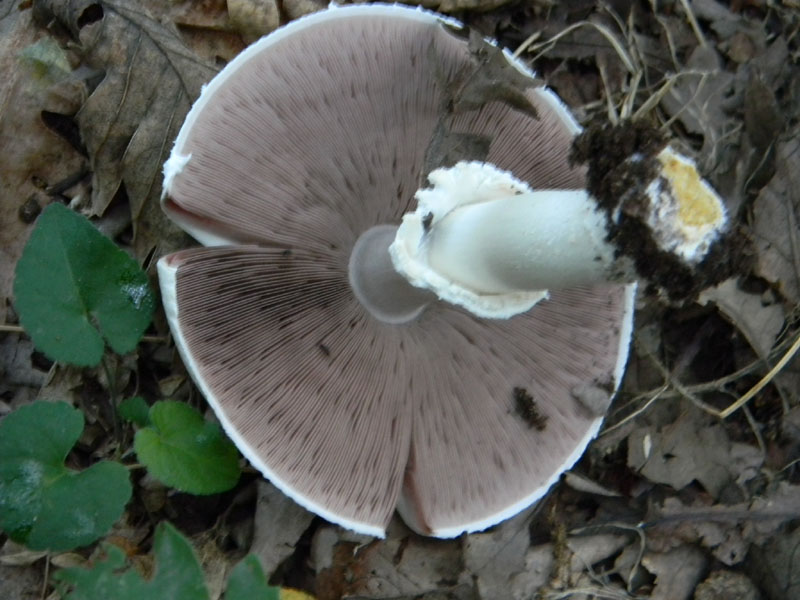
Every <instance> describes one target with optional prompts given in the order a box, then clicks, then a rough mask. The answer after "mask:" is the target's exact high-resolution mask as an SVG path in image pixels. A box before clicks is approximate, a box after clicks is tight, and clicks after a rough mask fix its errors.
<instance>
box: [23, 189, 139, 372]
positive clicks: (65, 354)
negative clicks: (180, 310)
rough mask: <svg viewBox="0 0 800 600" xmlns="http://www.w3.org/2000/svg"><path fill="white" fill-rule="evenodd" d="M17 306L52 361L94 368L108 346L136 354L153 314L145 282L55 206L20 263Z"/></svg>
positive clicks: (129, 262) (110, 246) (95, 234)
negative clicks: (135, 350)
mask: <svg viewBox="0 0 800 600" xmlns="http://www.w3.org/2000/svg"><path fill="white" fill-rule="evenodd" d="M14 296H15V298H16V302H15V306H16V308H17V312H18V313H19V318H20V322H21V323H22V326H23V327H24V328H25V330H26V331H27V332H28V335H30V336H31V339H32V340H33V343H34V344H35V345H36V347H37V348H38V349H39V350H41V351H42V352H44V353H45V354H46V355H47V356H48V357H49V358H51V359H52V360H55V361H60V362H65V363H71V364H73V365H78V366H94V365H97V364H98V363H99V362H100V359H101V358H102V356H103V350H104V347H105V343H104V340H105V342H108V345H109V346H110V347H111V348H112V349H113V350H114V351H115V352H117V353H119V354H124V353H126V352H130V351H131V350H133V349H134V348H135V347H136V344H137V343H138V342H139V339H140V338H141V336H142V334H143V333H144V330H145V329H146V328H147V326H148V325H149V324H150V320H151V318H152V316H153V309H154V306H155V301H154V296H153V292H152V291H151V290H150V286H149V285H148V283H147V275H146V274H145V273H144V271H142V269H141V268H140V267H139V265H138V264H137V263H136V261H135V260H133V259H132V258H130V257H129V256H128V255H127V254H125V252H123V251H122V250H120V249H119V248H117V247H116V246H115V245H114V243H113V242H112V241H111V240H109V239H108V238H107V237H105V236H104V235H102V234H101V233H100V232H99V231H97V229H95V228H94V227H93V226H92V224H91V223H89V221H88V220H86V219H85V218H83V217H82V216H80V215H79V214H77V213H75V212H74V211H72V210H70V209H68V208H66V207H65V206H62V205H61V204H58V203H56V204H51V205H50V206H48V207H47V208H46V209H45V210H44V212H42V214H41V215H40V216H39V219H38V221H37V223H36V227H35V228H34V230H33V232H32V233H31V237H30V239H29V240H28V243H27V244H26V246H25V250H24V251H23V253H22V257H21V258H20V259H19V262H18V263H17V270H16V278H15V280H14Z"/></svg>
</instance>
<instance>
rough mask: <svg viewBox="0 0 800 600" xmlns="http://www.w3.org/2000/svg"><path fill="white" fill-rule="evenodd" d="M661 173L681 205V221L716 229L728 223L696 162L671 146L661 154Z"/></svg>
mask: <svg viewBox="0 0 800 600" xmlns="http://www.w3.org/2000/svg"><path fill="white" fill-rule="evenodd" d="M658 160H659V161H660V162H661V166H662V170H661V173H662V175H663V176H664V177H666V179H667V180H668V181H669V183H670V186H671V187H672V192H673V194H674V198H675V200H676V201H677V202H678V218H679V219H680V221H681V223H683V224H684V225H686V226H688V227H704V226H711V227H717V226H719V225H721V224H722V222H723V221H724V220H725V209H724V207H723V205H722V201H721V200H720V198H719V196H717V194H716V193H715V192H714V190H712V189H711V187H710V186H709V185H708V184H707V183H706V182H705V181H703V179H702V178H701V177H700V174H699V173H698V172H697V168H696V167H695V165H694V163H693V162H691V161H690V160H689V159H687V158H684V157H683V156H681V155H679V154H677V153H675V152H674V151H673V150H672V149H670V148H669V147H667V148H665V149H664V150H662V151H661V152H660V153H659V154H658Z"/></svg>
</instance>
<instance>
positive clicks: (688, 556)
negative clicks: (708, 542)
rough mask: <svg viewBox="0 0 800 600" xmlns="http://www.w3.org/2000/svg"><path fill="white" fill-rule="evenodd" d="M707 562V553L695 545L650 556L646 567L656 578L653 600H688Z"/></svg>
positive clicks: (645, 561)
mask: <svg viewBox="0 0 800 600" xmlns="http://www.w3.org/2000/svg"><path fill="white" fill-rule="evenodd" d="M707 562H708V561H707V560H706V557H705V556H704V555H703V553H702V552H701V551H700V550H698V549H697V548H693V547H692V546H680V547H678V548H675V549H673V550H670V551H669V552H664V553H657V552H648V553H646V554H645V555H644V557H643V558H642V566H644V568H645V569H647V570H648V571H650V572H651V573H652V574H653V575H655V576H656V583H655V587H654V588H653V592H652V594H651V595H650V600H688V599H689V598H691V597H692V592H693V591H694V588H695V586H696V585H697V583H698V582H699V581H700V576H701V575H702V573H703V571H704V569H705V567H706V563H707Z"/></svg>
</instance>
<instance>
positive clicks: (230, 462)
mask: <svg viewBox="0 0 800 600" xmlns="http://www.w3.org/2000/svg"><path fill="white" fill-rule="evenodd" d="M148 421H149V424H148V425H147V426H145V427H143V428H141V429H139V431H137V432H136V438H135V440H134V445H133V447H134V450H136V456H137V457H138V458H139V461H140V462H141V463H142V464H144V465H145V466H146V467H147V470H148V471H149V472H150V474H151V475H153V477H155V478H156V479H158V480H160V481H162V482H163V483H165V484H166V485H168V486H170V487H173V488H175V489H177V490H181V491H182V492H189V493H190V494H216V493H218V492H224V491H225V490H229V489H230V488H232V487H233V486H234V485H236V482H237V481H238V480H239V474H240V472H241V471H240V469H239V453H238V452H237V451H236V447H235V446H234V445H233V444H232V443H231V442H230V440H228V438H227V437H225V434H224V433H222V430H221V429H220V427H219V425H217V424H216V423H209V422H208V421H206V420H205V419H203V416H202V415H201V414H200V413H199V412H197V411H196V410H195V409H194V408H192V407H191V406H189V405H188V404H184V403H183V402H174V401H162V402H156V403H155V404H154V405H153V406H152V407H151V408H150V412H149V415H148Z"/></svg>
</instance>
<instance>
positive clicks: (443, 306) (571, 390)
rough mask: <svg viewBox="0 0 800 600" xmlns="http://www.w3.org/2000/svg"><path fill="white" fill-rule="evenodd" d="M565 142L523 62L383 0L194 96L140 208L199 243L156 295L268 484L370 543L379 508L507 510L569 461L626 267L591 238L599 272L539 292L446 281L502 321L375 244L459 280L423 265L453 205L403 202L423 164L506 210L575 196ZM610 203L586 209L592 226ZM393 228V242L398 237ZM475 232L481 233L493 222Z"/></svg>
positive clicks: (592, 409)
mask: <svg viewBox="0 0 800 600" xmlns="http://www.w3.org/2000/svg"><path fill="white" fill-rule="evenodd" d="M454 27H455V28H456V31H455V32H454V31H453V30H452V29H453V28H454ZM498 57H499V59H498ZM509 69H510V71H509ZM487 73H488V74H489V75H488V78H487V76H486V74H487ZM487 82H488V83H487ZM504 86H505V87H504ZM498 90H499V93H498ZM476 98H477V100H476ZM481 98H483V100H481ZM578 132H579V127H578V126H577V125H576V123H575V122H574V121H573V119H572V118H571V117H570V116H569V114H568V113H567V111H566V110H565V109H564V108H563V107H562V105H561V104H560V102H559V100H558V99H557V98H556V97H555V96H554V95H553V94H552V93H551V92H550V91H548V90H546V89H545V88H543V87H541V86H540V85H539V84H537V82H536V80H535V79H533V77H532V76H531V75H530V74H528V73H526V72H524V68H523V67H521V66H519V65H516V64H514V63H510V62H507V60H506V59H505V58H504V56H503V55H502V54H501V53H500V52H499V51H498V50H497V49H496V48H494V47H493V46H491V45H488V44H485V43H483V42H482V41H481V40H476V39H475V38H474V37H471V38H468V37H467V36H462V35H459V34H458V31H457V26H456V25H454V24H453V23H449V24H448V25H446V26H445V25H443V22H442V20H441V18H440V17H438V16H436V15H434V14H431V13H428V12H424V11H420V10H414V9H409V8H404V7H400V6H364V5H362V6H352V7H345V8H333V9H329V10H327V11H324V12H321V13H316V14H314V15H312V16H309V17H305V18H303V19H300V20H299V21H295V22H293V23H291V24H289V25H288V26H286V27H284V28H282V29H280V30H278V31H277V32H275V33H273V34H271V35H270V36H268V37H266V38H263V39H262V40H260V41H259V42H257V43H256V44H254V45H253V46H251V47H250V48H248V49H247V50H246V51H245V52H243V53H242V54H241V55H240V56H239V57H237V58H236V59H235V60H234V61H232V62H231V63H230V64H229V65H228V66H227V67H226V68H225V69H224V70H223V71H222V72H221V73H220V74H219V75H218V76H217V77H216V78H215V79H214V80H213V81H212V82H211V83H210V84H209V85H208V86H207V87H206V89H205V90H204V92H203V94H202V95H201V97H200V99H199V100H198V101H197V103H196V104H195V106H194V107H193V108H192V110H191V112H190V114H189V116H188V117H187V119H186V122H185V124H184V126H183V128H182V129H181V132H180V134H179V137H178V139H177V141H176V143H175V147H174V149H173V152H172V155H171V158H170V159H169V161H168V163H167V164H166V166H165V184H164V185H165V195H164V201H163V205H164V208H165V210H166V211H167V213H168V214H169V215H170V216H171V217H172V218H173V219H174V220H175V221H176V222H177V223H178V224H179V225H181V226H182V227H183V228H184V229H185V230H186V231H188V232H189V233H191V234H192V235H193V236H194V237H195V238H197V239H198V240H199V241H201V242H202V243H203V244H205V245H206V246H209V247H207V248H196V249H191V250H184V251H181V252H178V253H175V254H172V255H169V256H167V257H164V258H163V259H161V261H159V276H160V280H161V289H162V294H163V298H164V305H165V308H166V311H167V316H168V319H169V322H170V325H171V328H172V331H173V332H174V336H175V341H176V345H177V347H178V349H179V350H180V353H181V355H182V357H183V359H184V362H185V363H186V365H187V368H188V369H189V371H190V373H191V374H192V376H193V378H194V380H195V381H196V382H197V384H198V386H199V387H200V388H201V390H202V392H203V394H204V395H205V396H206V398H207V399H208V401H209V403H210V404H211V405H212V406H213V408H214V410H215V411H216V413H217V415H218V416H219V419H220V421H221V422H222V424H223V425H224V427H225V429H226V431H227V432H228V434H229V435H230V436H231V438H232V439H233V440H234V441H235V442H236V444H237V445H238V447H239V448H240V450H241V451H242V453H243V454H244V455H245V456H246V457H247V458H248V459H249V460H250V461H251V462H252V463H253V464H254V465H255V466H256V467H257V468H258V469H259V470H261V471H262V472H263V473H264V475H265V476H266V477H268V478H269V479H270V480H271V481H272V482H273V483H274V484H275V485H276V486H278V487H279V488H280V489H281V490H283V491H284V492H285V493H286V494H287V495H289V496H291V497H292V498H294V499H295V500H296V501H297V502H299V503H300V504H302V505H303V506H305V507H307V508H308V509H310V510H312V511H314V512H316V513H318V514H320V515H322V516H323V517H325V518H327V519H329V520H331V521H333V522H336V523H339V524H341V525H343V526H345V527H349V528H352V529H355V530H357V531H361V532H365V533H369V534H373V535H382V534H383V532H384V528H385V526H386V524H387V522H388V520H389V519H390V517H391V515H392V513H393V511H394V510H395V508H397V509H398V510H399V511H400V513H401V515H402V516H403V517H404V519H405V520H406V521H407V522H408V523H409V524H410V525H411V526H412V527H413V528H415V529H416V530H417V531H420V532H422V533H426V534H431V535H435V536H440V537H448V536H456V535H459V534H460V533H462V532H465V531H476V530H480V529H484V528H486V527H488V526H490V525H493V524H495V523H497V522H499V521H501V520H503V519H505V518H508V517H510V516H512V515H513V514H515V513H516V512H518V511H519V510H521V509H523V508H525V507H527V506H528V505H530V504H531V503H533V502H534V501H536V500H537V499H538V498H540V497H541V496H542V495H543V494H544V493H545V492H546V491H547V489H548V488H549V487H550V486H551V485H552V484H553V483H554V482H555V481H556V480H557V478H558V477H559V475H560V474H561V473H562V472H563V471H564V470H566V469H569V468H570V467H571V466H572V465H573V464H574V463H575V461H576V460H577V459H578V458H579V457H580V455H581V454H582V453H583V450H584V448H585V447H586V445H587V444H588V443H589V441H590V440H591V439H592V438H593V437H594V436H595V435H596V433H597V431H598V429H599V427H600V424H601V421H602V415H603V413H604V410H605V408H606V407H607V405H608V403H609V402H610V400H611V397H612V395H613V393H614V391H615V390H616V389H617V386H618V384H619V381H620V379H621V376H622V372H623V369H624V365H625V362H626V358H627V351H628V344H629V338H630V334H631V322H632V296H633V287H632V286H631V285H626V284H620V283H618V282H617V281H615V279H616V280H620V278H622V279H621V280H622V281H623V282H627V281H629V280H631V279H633V278H636V274H635V269H634V270H631V271H625V272H624V273H623V275H620V276H619V277H617V276H616V275H617V272H618V271H619V269H618V268H617V266H619V265H617V264H616V263H615V262H614V261H615V260H616V259H615V257H614V250H613V248H612V247H611V246H610V245H609V244H608V242H606V241H604V240H603V239H602V235H600V237H599V238H598V239H597V240H595V241H596V244H597V246H596V247H593V248H592V249H591V250H590V251H589V252H588V253H585V256H583V257H582V258H581V260H585V259H588V260H589V263H590V265H591V264H595V263H596V262H598V261H597V260H595V259H596V256H595V254H594V252H595V251H598V252H603V253H604V254H603V256H602V257H601V259H602V260H601V261H599V262H602V265H603V266H602V268H601V269H600V270H599V272H601V273H602V274H608V273H612V272H613V273H614V275H615V277H612V278H611V279H609V278H606V277H604V276H595V274H594V273H595V271H592V275H591V276H590V277H587V278H586V279H581V278H580V277H577V276H574V273H573V275H571V276H570V278H569V279H568V280H566V281H565V282H564V283H565V284H566V287H565V288H564V289H561V288H562V287H564V286H561V285H558V286H556V287H554V289H551V290H550V291H549V292H547V291H544V290H541V289H538V288H537V289H533V290H532V289H531V286H530V285H528V284H527V283H526V285H525V286H518V287H517V288H515V287H514V286H509V285H506V283H504V282H501V283H500V284H499V287H498V286H495V287H491V286H489V287H488V288H486V289H483V288H482V286H483V282H481V281H479V282H477V285H476V284H475V282H474V281H472V280H469V281H466V282H464V281H458V282H456V284H455V285H458V286H460V287H461V288H463V289H467V292H468V293H467V295H469V294H472V295H473V296H482V297H483V298H482V300H481V301H483V300H486V298H488V297H489V296H491V297H492V298H490V299H489V301H488V304H489V305H490V306H491V307H494V308H496V306H501V308H502V307H507V306H508V298H511V300H512V301H513V302H512V303H514V302H516V301H517V300H518V299H520V298H522V300H521V304H520V303H519V302H517V303H516V304H515V309H514V310H513V311H510V312H508V313H507V314H503V311H504V310H505V308H502V309H501V310H500V311H499V312H497V311H495V312H494V313H492V312H491V311H481V309H480V308H479V309H478V310H477V311H475V310H474V307H471V306H469V303H467V302H461V303H460V304H463V305H465V306H467V307H468V308H469V309H470V310H473V312H477V313H478V314H482V315H485V314H493V316H497V315H498V314H499V315H501V316H509V315H510V314H512V313H513V314H516V316H514V317H513V318H511V319H486V318H479V317H477V316H475V314H473V313H472V312H469V311H468V310H465V309H464V308H462V307H461V306H458V305H455V304H452V303H450V302H443V301H441V300H439V297H445V298H447V299H448V300H449V299H451V298H448V296H447V294H446V293H443V292H442V289H441V286H439V287H437V286H436V285H428V284H427V283H425V284H423V285H424V286H425V287H428V288H431V289H432V290H433V291H430V290H429V289H423V288H421V287H416V286H415V285H411V284H410V283H409V279H407V276H406V275H401V274H400V273H399V272H398V270H396V268H395V264H396V263H397V262H398V258H397V256H396V254H397V253H396V252H393V255H390V253H389V251H388V249H389V247H390V246H392V244H394V243H395V240H398V242H397V243H398V244H399V245H400V246H402V247H403V248H404V249H406V250H407V251H408V252H407V254H408V255H409V256H412V255H413V259H414V260H419V261H423V262H424V261H428V260H429V259H430V257H431V256H432V255H433V262H436V263H437V264H445V265H446V268H445V269H444V272H443V273H439V274H438V275H437V276H441V277H451V276H454V278H455V279H459V278H461V277H462V276H463V277H466V278H469V277H470V276H471V270H472V266H473V263H472V262H471V261H472V260H473V259H472V258H470V259H469V261H470V262H468V263H467V264H466V265H464V264H462V265H460V266H459V265H457V260H456V261H454V260H453V258H452V257H453V255H454V253H455V255H456V256H457V254H458V253H459V252H461V250H460V249H459V248H460V246H455V248H456V249H455V250H453V249H452V248H451V247H450V246H447V249H446V250H444V251H442V254H441V255H442V256H445V257H446V258H445V259H444V260H438V258H437V256H438V253H439V250H436V249H435V244H436V243H437V242H431V240H436V239H439V238H441V239H444V237H445V234H444V233H442V232H444V231H446V229H443V227H446V225H444V226H443V224H446V223H447V221H448V220H449V217H448V211H451V210H452V209H454V206H455V204H456V203H457V202H458V200H459V198H458V193H456V196H455V197H454V196H452V195H450V196H448V198H449V199H444V200H442V199H438V200H436V201H435V202H429V198H427V199H426V196H425V194H424V192H420V194H421V195H420V196H419V197H420V203H419V206H416V202H415V194H416V193H417V190H418V189H419V188H421V187H423V186H424V185H425V180H426V178H427V176H428V175H429V174H430V176H431V180H432V182H433V183H434V184H435V185H436V186H437V187H438V188H442V187H444V188H448V185H449V184H447V185H445V184H444V183H443V182H445V180H449V181H450V182H451V183H452V184H453V185H452V186H450V187H449V189H446V192H447V193H448V194H449V193H450V192H452V191H453V189H456V192H458V186H459V185H462V186H463V185H464V184H467V186H469V185H470V183H469V182H470V181H472V180H470V179H469V177H471V176H477V177H479V178H482V177H484V175H486V173H487V170H491V171H492V173H494V174H492V173H489V175H486V176H487V177H489V178H490V179H491V178H492V177H495V176H497V177H499V178H500V180H501V181H500V184H499V185H500V187H504V189H505V191H506V192H507V193H508V194H507V198H511V199H513V198H514V197H525V198H527V199H528V200H530V202H534V199H533V198H529V197H528V196H526V195H527V194H530V193H533V192H531V190H539V189H558V190H563V193H564V194H568V195H570V194H571V195H577V196H580V198H581V201H584V200H585V199H586V198H588V195H587V194H586V193H585V192H583V191H581V190H584V189H585V188H586V180H585V170H584V169H583V168H582V167H579V166H570V162H569V153H570V148H571V143H572V140H573V137H574V136H575V135H576V134H577V133H578ZM643 158H647V157H643ZM632 160H634V161H636V160H638V158H637V157H635V156H634V157H633V158H632ZM462 161H465V162H462ZM453 169H454V170H453ZM476 173H477V174H478V175H475V174H476ZM498 173H499V175H497V174H498ZM454 186H455V187H454ZM493 189H494V188H493ZM439 191H441V189H440V190H439ZM518 192H519V193H518ZM454 198H455V199H454ZM480 201H481V200H480V199H478V200H475V202H480ZM586 201H588V200H586ZM443 207H444V208H443ZM445 208H447V210H445ZM415 209H416V212H413V213H412V212H411V211H414V210H415ZM426 211H427V212H426ZM612 212H613V211H611V212H608V213H602V214H601V213H599V212H598V213H597V214H595V213H594V212H593V211H591V210H590V211H589V213H587V215H585V218H586V219H588V220H589V221H591V222H592V223H594V222H595V221H596V222H597V223H596V225H597V231H605V232H606V234H607V233H608V231H607V230H608V226H607V219H609V218H611V217H610V216H609V215H611V213H612ZM404 215H407V216H406V218H405V219H403V216H404ZM612 216H613V215H612ZM537 218H539V219H541V217H537ZM401 220H402V221H403V224H404V227H409V226H408V224H409V223H411V225H412V226H411V229H413V235H414V236H416V237H412V236H405V237H404V236H403V235H402V233H403V232H402V231H401V235H400V236H398V226H399V225H400V223H401ZM592 227H595V225H592ZM544 229H545V230H547V229H548V228H547V227H545V228H544ZM593 231H595V230H594V229H593ZM573 233H574V232H573ZM573 233H569V232H568V236H569V235H573ZM473 235H474V234H473V233H469V234H468V235H467V237H468V238H470V236H473ZM493 235H494V236H495V237H494V240H495V241H493V242H491V243H490V244H489V245H490V246H492V245H493V244H495V243H496V241H497V240H498V239H499V240H501V241H502V237H503V228H502V227H501V228H500V229H499V230H498V231H496V232H495V234H493ZM598 235H599V234H598ZM603 235H605V234H603ZM463 237H464V234H461V233H456V234H455V235H454V236H451V241H453V243H455V244H462V242H463V241H464V239H463ZM471 241H472V240H471V239H467V240H466V242H467V246H468V245H469V243H470V242H471ZM562 241H563V240H562ZM447 244H450V242H447ZM492 247H493V246H492ZM431 248H434V250H432V251H431ZM553 248H554V256H556V257H557V256H559V255H561V254H563V253H564V252H563V251H562V249H560V248H558V247H556V246H553ZM523 252H524V251H523ZM478 254H480V252H479V253H478ZM476 256H477V254H476ZM475 260H476V261H477V258H476V259H475ZM493 260H494V259H493ZM504 260H508V257H507V256H506V258H505V259H504ZM511 261H512V262H513V263H514V265H516V264H517V263H519V262H524V256H523V257H520V256H515V257H512V258H511ZM400 262H402V258H401V259H400ZM489 262H490V264H488V266H485V268H484V267H481V269H482V272H484V273H486V274H487V277H489V278H491V277H493V275H492V269H494V268H495V267H494V266H493V265H492V264H491V263H492V261H489ZM495 262H496V261H495ZM453 265H455V266H453ZM609 265H611V266H609ZM624 266H625V269H627V268H628V267H627V264H626V265H624ZM585 267H586V265H583V266H581V267H580V268H579V269H578V271H580V270H581V269H584V270H586V268H585ZM516 268H517V267H516V266H514V267H513V269H516ZM547 268H548V269H551V267H547ZM513 269H512V270H513ZM412 270H413V269H412ZM453 270H454V271H456V273H455V274H454V273H453V272H452V271H453ZM551 270H553V269H551ZM558 270H559V268H558V267H555V271H558ZM590 270H591V269H590ZM408 278H410V279H411V280H412V281H413V280H414V278H413V276H408ZM414 283H415V284H416V283H418V282H417V281H414ZM586 284H588V285H586ZM448 285H449V284H445V287H447V286H448ZM459 293H460V292H459ZM457 295H458V294H457ZM461 295H462V296H463V295H464V294H461ZM498 296H502V297H503V298H502V299H501V300H500V302H499V304H498V302H495V300H497V297H498ZM532 297H533V300H534V301H533V302H532V301H531V298H532ZM545 298H546V299H545ZM537 301H538V303H537ZM479 304H480V303H479Z"/></svg>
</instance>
